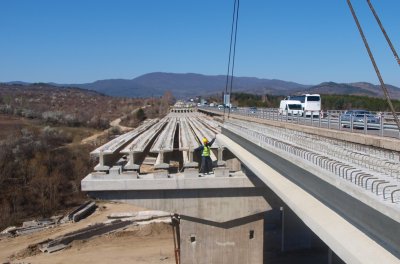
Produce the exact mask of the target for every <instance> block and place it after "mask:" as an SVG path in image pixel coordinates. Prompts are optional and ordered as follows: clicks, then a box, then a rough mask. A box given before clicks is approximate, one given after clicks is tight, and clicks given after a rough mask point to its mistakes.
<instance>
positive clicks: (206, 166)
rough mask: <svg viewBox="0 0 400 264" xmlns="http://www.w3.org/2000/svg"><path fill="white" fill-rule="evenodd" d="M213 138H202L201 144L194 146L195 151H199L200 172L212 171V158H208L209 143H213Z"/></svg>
mask: <svg viewBox="0 0 400 264" xmlns="http://www.w3.org/2000/svg"><path fill="white" fill-rule="evenodd" d="M214 141H215V138H213V139H212V140H211V141H210V142H209V141H208V139H207V138H203V145H201V146H200V147H198V148H196V149H195V151H200V152H201V166H200V173H203V174H209V173H210V172H211V171H212V160H211V158H210V153H211V149H210V147H211V145H212V144H213V143H214Z"/></svg>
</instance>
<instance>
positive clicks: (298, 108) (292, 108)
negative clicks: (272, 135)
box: [279, 98, 304, 116]
mask: <svg viewBox="0 0 400 264" xmlns="http://www.w3.org/2000/svg"><path fill="white" fill-rule="evenodd" d="M303 113H304V111H303V107H302V105H301V102H300V101H297V100H286V98H285V99H284V100H282V101H281V103H280V104H279V114H281V115H289V116H302V115H303Z"/></svg>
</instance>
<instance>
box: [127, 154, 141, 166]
mask: <svg viewBox="0 0 400 264" xmlns="http://www.w3.org/2000/svg"><path fill="white" fill-rule="evenodd" d="M135 155H136V153H135V152H129V154H128V163H127V164H126V165H125V166H124V170H138V169H139V168H140V166H139V165H138V164H136V163H135Z"/></svg>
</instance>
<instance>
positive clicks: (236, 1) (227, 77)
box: [223, 0, 239, 121]
mask: <svg viewBox="0 0 400 264" xmlns="http://www.w3.org/2000/svg"><path fill="white" fill-rule="evenodd" d="M238 7H239V0H234V3H233V13H232V26H231V40H230V43H229V59H228V71H227V73H226V84H225V93H224V98H223V99H224V100H225V98H226V95H227V94H228V84H229V72H230V66H231V58H232V42H233V34H234V33H233V29H234V25H235V21H237V9H238ZM236 25H237V23H236ZM235 46H236V33H235ZM234 57H235V55H233V59H234ZM232 68H233V66H232ZM231 82H232V80H231ZM231 85H232V83H231ZM229 96H230V95H229ZM224 103H225V102H224ZM229 110H230V109H229ZM228 117H229V115H228ZM223 121H225V104H224V115H223Z"/></svg>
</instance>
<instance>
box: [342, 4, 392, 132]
mask: <svg viewBox="0 0 400 264" xmlns="http://www.w3.org/2000/svg"><path fill="white" fill-rule="evenodd" d="M367 1H368V0H367ZM347 4H348V6H349V8H350V12H351V14H352V15H353V18H354V21H355V22H356V25H357V28H358V31H359V32H360V35H361V38H362V40H363V42H364V45H365V48H366V49H367V52H368V55H369V58H370V59H371V63H372V65H373V66H374V69H375V72H376V75H377V76H378V79H379V82H380V84H381V88H382V90H383V93H384V95H385V97H386V101H387V102H388V104H389V107H390V110H391V111H392V114H393V118H394V120H395V122H396V124H397V128H398V129H399V131H400V122H399V118H398V117H397V114H396V112H395V110H394V107H393V104H392V101H391V100H390V96H389V93H388V90H387V89H386V86H385V83H384V82H383V79H382V76H381V73H380V71H379V69H378V66H377V64H376V62H375V59H374V56H373V55H372V52H371V49H370V47H369V45H368V42H367V39H366V38H365V35H364V32H363V30H362V28H361V25H360V22H359V21H358V18H357V15H356V13H355V12H354V9H353V6H352V4H351V1H350V0H347Z"/></svg>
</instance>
